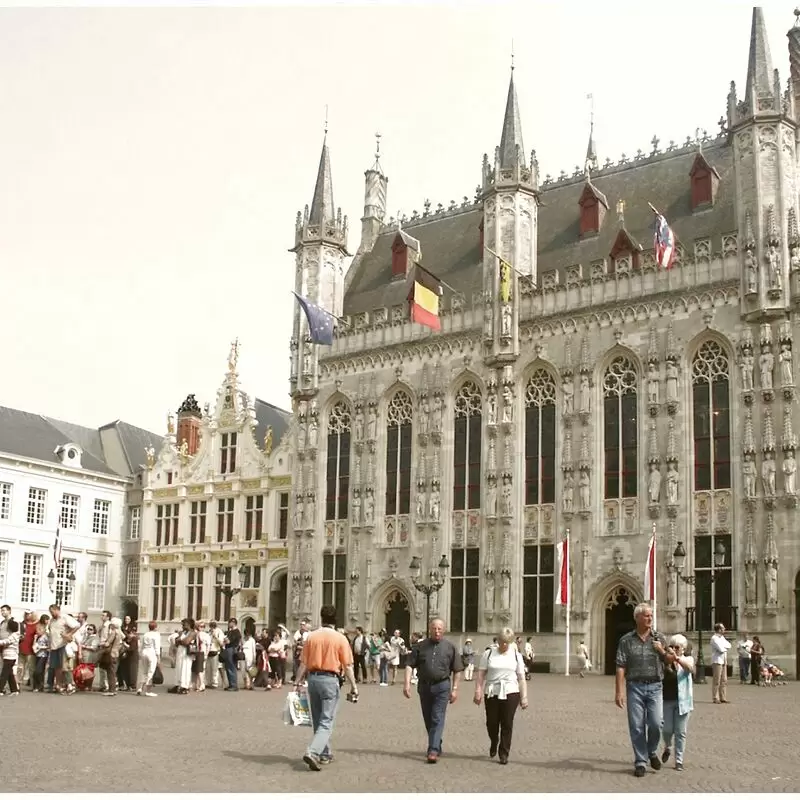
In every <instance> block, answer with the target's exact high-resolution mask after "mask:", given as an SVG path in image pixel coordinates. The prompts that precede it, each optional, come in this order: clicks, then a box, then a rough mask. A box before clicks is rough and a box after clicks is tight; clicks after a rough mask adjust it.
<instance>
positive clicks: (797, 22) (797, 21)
mask: <svg viewBox="0 0 800 800" xmlns="http://www.w3.org/2000/svg"><path fill="white" fill-rule="evenodd" d="M794 27H795V28H800V8H796V9H795V10H794Z"/></svg>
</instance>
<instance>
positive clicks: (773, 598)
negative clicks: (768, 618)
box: [764, 561, 778, 606]
mask: <svg viewBox="0 0 800 800" xmlns="http://www.w3.org/2000/svg"><path fill="white" fill-rule="evenodd" d="M764 583H765V584H766V587H765V588H766V590H767V605H768V606H776V605H778V565H777V564H776V563H775V562H774V561H768V562H767V565H766V569H765V570H764Z"/></svg>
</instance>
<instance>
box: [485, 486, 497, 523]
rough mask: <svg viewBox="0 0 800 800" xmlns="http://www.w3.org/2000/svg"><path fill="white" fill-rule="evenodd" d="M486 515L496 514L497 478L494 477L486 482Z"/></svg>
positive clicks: (494, 515) (493, 515) (492, 515)
mask: <svg viewBox="0 0 800 800" xmlns="http://www.w3.org/2000/svg"><path fill="white" fill-rule="evenodd" d="M486 516H487V517H496V516H497V479H496V478H494V477H492V478H489V479H488V481H487V482H486Z"/></svg>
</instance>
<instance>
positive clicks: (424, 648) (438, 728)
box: [403, 619, 464, 764]
mask: <svg viewBox="0 0 800 800" xmlns="http://www.w3.org/2000/svg"><path fill="white" fill-rule="evenodd" d="M414 669H416V670H417V678H418V683H417V694H419V703H420V706H421V707H422V718H423V720H425V730H426V731H427V732H428V755H427V759H428V763H429V764H435V763H436V762H437V761H438V760H439V756H440V755H441V754H442V735H443V734H444V720H445V715H446V714H447V705H448V703H455V701H456V700H457V699H458V682H459V680H460V679H461V672H462V671H463V669H464V666H463V664H462V661H461V657H460V656H459V654H458V650H457V649H456V647H455V645H454V644H453V643H452V642H449V641H448V640H447V639H445V638H444V622H443V621H442V620H440V619H432V620H431V621H430V626H429V628H428V638H427V639H423V640H422V641H420V642H417V644H415V645H414V646H413V647H412V648H411V653H410V655H409V657H408V660H407V661H406V675H405V682H404V686H403V694H404V695H405V696H406V697H409V698H410V697H411V676H412V675H413V673H414ZM451 674H452V676H453V680H452V685H451V683H450V675H451Z"/></svg>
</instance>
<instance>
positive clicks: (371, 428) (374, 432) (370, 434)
mask: <svg viewBox="0 0 800 800" xmlns="http://www.w3.org/2000/svg"><path fill="white" fill-rule="evenodd" d="M368 413H369V418H368V420H367V439H369V441H371V442H374V441H375V440H376V439H377V438H378V407H377V406H370V407H369V412H368Z"/></svg>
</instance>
